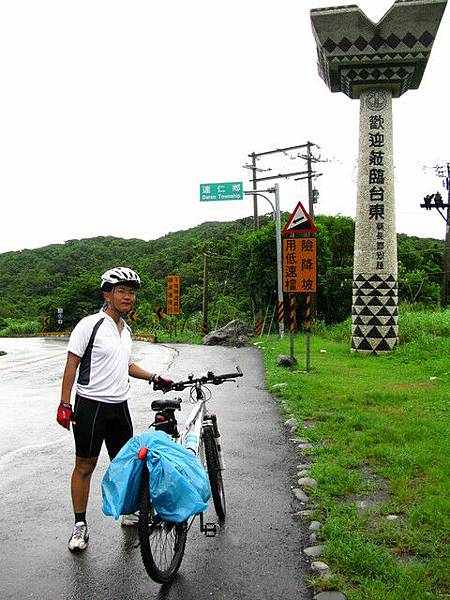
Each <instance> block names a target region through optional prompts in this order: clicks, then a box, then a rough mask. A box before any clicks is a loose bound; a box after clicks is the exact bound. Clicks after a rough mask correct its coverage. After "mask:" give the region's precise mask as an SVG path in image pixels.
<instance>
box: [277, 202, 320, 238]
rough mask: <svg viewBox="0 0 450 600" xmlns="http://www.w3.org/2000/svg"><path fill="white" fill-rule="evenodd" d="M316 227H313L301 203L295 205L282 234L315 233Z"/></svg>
mask: <svg viewBox="0 0 450 600" xmlns="http://www.w3.org/2000/svg"><path fill="white" fill-rule="evenodd" d="M316 232H317V227H316V226H315V225H314V223H313V221H312V219H311V217H310V216H309V215H308V213H307V212H306V210H305V209H304V207H303V205H302V203H301V202H299V203H298V204H297V206H296V207H295V210H294V212H293V213H292V215H291V216H290V217H289V221H288V222H287V223H286V225H285V227H284V229H283V233H287V234H289V233H316Z"/></svg>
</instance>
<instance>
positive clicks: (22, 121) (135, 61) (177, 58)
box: [0, 0, 450, 252]
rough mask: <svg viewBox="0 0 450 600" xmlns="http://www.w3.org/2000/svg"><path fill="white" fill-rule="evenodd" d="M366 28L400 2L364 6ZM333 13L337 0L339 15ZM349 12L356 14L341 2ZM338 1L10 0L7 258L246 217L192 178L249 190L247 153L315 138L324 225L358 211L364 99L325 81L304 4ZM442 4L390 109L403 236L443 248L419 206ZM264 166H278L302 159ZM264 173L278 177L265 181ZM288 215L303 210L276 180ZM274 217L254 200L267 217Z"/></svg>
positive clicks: (439, 158) (3, 164)
mask: <svg viewBox="0 0 450 600" xmlns="http://www.w3.org/2000/svg"><path fill="white" fill-rule="evenodd" d="M357 3H358V4H359V6H360V7H361V8H362V10H363V11H364V12H365V13H366V14H367V15H368V16H369V18H371V19H372V20H373V21H378V20H379V19H380V18H381V17H382V15H383V14H384V13H385V12H386V11H387V10H388V9H389V8H390V6H391V5H392V3H393V2H392V1H391V0H360V1H359V2H357ZM337 4H340V3H339V2H335V3H334V5H337ZM341 4H346V2H342V3H341ZM330 5H333V2H330V0H278V1H277V2H274V1H273V0H227V1H226V2H225V0H220V1H216V0H192V1H191V2H186V1H185V0H173V1H172V2H149V1H148V0H146V1H140V0H136V1H131V2H123V1H121V2H118V1H116V0H108V1H103V0H77V1H76V2H75V1H72V2H68V1H66V0H52V1H51V0H40V1H39V2H36V0H28V1H26V0H14V1H9V2H2V3H1V4H0V54H1V61H0V77H1V84H2V92H1V94H0V198H1V208H2V211H1V214H2V227H1V237H0V252H5V251H8V250H19V249H22V248H36V247H39V246H43V245H47V244H51V243H60V242H63V241H65V240H68V239H74V238H86V237H93V236H98V235H114V236H119V237H125V238H131V237H135V238H141V239H146V240H148V239H155V238H158V237H160V236H162V235H165V234H166V233H168V232H170V231H178V230H180V229H188V228H190V227H193V226H195V225H197V224H199V223H202V222H204V221H217V220H220V221H225V220H234V219H237V218H240V217H243V216H248V215H251V214H253V203H252V200H251V199H250V197H247V198H246V199H245V200H243V201H230V202H202V203H200V201H199V184H200V183H211V182H224V181H244V182H245V183H244V189H251V184H250V183H249V182H248V180H249V178H250V176H251V173H250V171H248V170H246V169H243V168H242V165H244V164H246V163H248V161H249V159H248V156H247V155H248V154H249V153H251V152H253V151H254V152H263V151H266V150H271V149H273V148H277V147H285V146H294V145H297V144H302V143H305V142H306V141H308V140H310V141H312V142H314V143H316V144H318V146H320V154H321V156H322V158H323V159H327V160H328V161H329V162H324V163H322V164H321V165H320V172H321V173H323V175H322V176H321V177H320V178H319V179H318V180H317V182H316V187H317V189H318V190H319V192H320V200H319V204H318V205H317V206H316V209H315V210H316V213H319V214H328V215H335V214H338V213H340V214H343V215H350V216H354V214H355V202H356V160H357V145H358V115H359V102H358V101H356V100H350V99H349V98H347V97H346V96H344V95H343V94H331V92H330V91H329V90H328V88H327V87H326V85H325V83H324V82H323V81H322V80H321V79H320V78H319V76H318V73H317V65H316V48H315V43H314V39H313V35H312V32H311V25H310V16H309V11H310V9H311V8H317V7H321V6H330ZM449 48H450V14H449V9H447V11H446V13H445V14H444V18H443V20H442V23H441V27H440V30H439V32H438V36H437V39H436V42H435V44H434V47H433V50H432V53H431V58H430V60H429V62H428V66H427V69H426V71H425V75H424V78H423V80H422V84H421V87H420V88H419V90H413V91H410V92H407V93H406V94H405V95H404V96H403V97H401V98H400V99H398V100H395V101H394V150H395V165H396V171H395V172H396V205H397V230H398V231H399V232H404V233H408V234H410V235H418V236H430V237H436V238H440V239H442V238H443V237H444V235H445V223H444V221H443V219H442V217H440V216H439V215H438V214H437V213H436V211H431V212H425V210H423V209H421V208H419V204H420V202H421V199H422V197H423V196H424V195H425V194H427V193H431V192H434V191H437V190H441V191H442V192H443V191H444V190H443V189H442V187H441V182H440V180H439V179H438V178H437V177H436V176H435V174H434V172H433V170H432V169H428V170H424V169H423V167H424V166H432V165H433V164H436V162H439V163H442V164H445V163H446V162H447V161H448V160H450V152H449V147H448V139H449V133H450V132H449V125H448V123H449V115H448V92H449V86H448V82H447V81H448V59H449V56H450V53H449ZM294 158H295V153H294V155H290V156H284V155H282V156H281V157H279V158H278V159H275V158H271V159H270V160H267V159H266V160H261V161H259V162H258V167H260V168H264V169H266V168H272V169H273V172H275V173H277V172H291V171H297V170H298V171H301V170H304V168H305V164H304V161H303V160H302V159H295V160H294ZM268 173H269V172H268ZM280 189H281V208H282V210H285V211H292V210H293V209H294V208H295V206H296V204H297V202H298V201H299V200H300V201H302V202H303V204H305V206H307V186H306V182H304V181H298V182H293V181H291V182H286V181H285V180H283V181H281V182H280ZM269 209H270V207H269V205H268V204H267V203H265V201H264V200H263V199H261V200H260V212H268V210H269Z"/></svg>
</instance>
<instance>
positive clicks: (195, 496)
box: [102, 431, 211, 523]
mask: <svg viewBox="0 0 450 600" xmlns="http://www.w3.org/2000/svg"><path fill="white" fill-rule="evenodd" d="M142 447H146V448H148V453H147V457H146V460H139V458H138V456H137V454H138V451H139V449H140V448H142ZM143 468H148V470H149V475H150V477H149V480H150V497H151V499H152V503H153V507H154V509H155V511H156V512H157V513H158V515H159V516H160V517H161V518H162V519H164V520H165V521H171V522H174V523H181V521H184V520H186V519H188V518H189V517H191V516H192V515H195V514H197V513H200V512H203V511H204V510H206V508H207V501H208V500H209V498H210V496H211V489H210V486H209V480H208V476H207V474H206V471H205V469H204V467H203V465H202V463H201V462H200V460H199V459H198V458H197V457H196V456H195V455H194V454H193V453H192V452H190V451H189V450H186V449H185V448H183V447H182V446H180V445H179V444H176V443H175V442H174V441H173V440H172V439H171V437H170V436H169V435H167V434H166V433H164V432H162V431H152V432H146V433H141V434H139V435H135V436H134V437H132V438H131V439H130V440H129V441H128V442H127V443H126V444H125V446H124V447H123V448H122V449H121V450H120V452H119V453H118V454H117V456H116V457H115V458H114V460H113V461H112V462H111V463H110V465H109V467H108V470H107V471H106V473H105V476H104V477H103V481H102V496H103V506H102V509H103V513H104V514H105V515H111V516H113V517H115V518H116V519H118V518H119V515H121V514H127V513H131V512H134V511H135V510H137V509H138V508H139V507H138V496H139V485H140V480H141V474H142V469H143Z"/></svg>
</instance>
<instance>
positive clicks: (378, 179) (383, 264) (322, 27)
mask: <svg viewBox="0 0 450 600" xmlns="http://www.w3.org/2000/svg"><path fill="white" fill-rule="evenodd" d="M446 4H447V0H396V2H394V4H393V6H392V7H391V9H390V10H389V11H388V12H387V13H386V14H385V15H384V17H383V18H382V19H381V20H380V21H379V22H378V23H373V22H372V21H371V20H370V19H368V18H367V17H366V15H365V14H364V13H363V12H362V11H361V9H360V8H358V7H357V6H355V5H351V6H341V7H335V8H319V9H313V10H311V22H312V29H313V33H314V37H315V40H316V43H317V53H318V59H319V60H318V68H319V74H320V76H321V77H322V79H323V80H324V81H325V83H326V84H327V85H328V87H329V88H330V90H331V91H332V92H344V93H345V94H346V95H347V96H349V97H350V98H356V99H359V100H360V123H359V126H360V128H359V156H358V189H357V205H356V223H355V251H354V265H353V299H352V340H351V348H352V351H353V352H359V353H364V354H380V353H383V352H389V351H390V350H393V349H394V348H395V346H396V345H397V344H398V283H397V235H396V227H395V198H394V160H393V136H392V98H398V97H399V96H401V95H402V94H403V93H404V92H406V91H407V90H409V89H417V88H418V87H419V85H420V82H421V80H422V76H423V73H424V71H425V67H426V64H427V61H428V57H429V55H430V52H431V47H432V45H433V42H434V39H435V37H436V33H437V30H438V27H439V23H440V21H441V18H442V15H443V13H444V9H445V6H446Z"/></svg>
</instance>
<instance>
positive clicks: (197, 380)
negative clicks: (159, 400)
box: [163, 366, 244, 393]
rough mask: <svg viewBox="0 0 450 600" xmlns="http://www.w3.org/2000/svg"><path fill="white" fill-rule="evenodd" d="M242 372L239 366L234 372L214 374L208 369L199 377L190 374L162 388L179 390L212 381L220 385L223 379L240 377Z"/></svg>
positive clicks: (167, 390)
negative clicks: (184, 378) (186, 377)
mask: <svg viewBox="0 0 450 600" xmlns="http://www.w3.org/2000/svg"><path fill="white" fill-rule="evenodd" d="M243 375H244V374H243V373H242V370H241V368H240V367H239V366H237V367H236V373H223V374H221V375H215V374H214V373H213V372H212V371H208V372H207V373H206V375H201V376H200V377H194V376H193V375H190V376H189V378H188V379H186V380H185V381H174V382H173V383H172V385H171V386H170V388H168V389H166V390H163V391H164V393H166V392H170V391H177V392H180V391H182V390H184V389H186V388H187V387H194V386H197V385H204V384H206V383H212V384H213V385H220V384H221V383H224V382H225V381H227V380H228V381H230V380H234V379H235V378H236V377H242V376H243Z"/></svg>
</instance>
